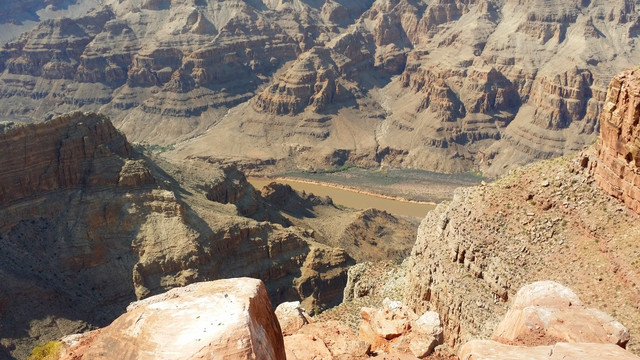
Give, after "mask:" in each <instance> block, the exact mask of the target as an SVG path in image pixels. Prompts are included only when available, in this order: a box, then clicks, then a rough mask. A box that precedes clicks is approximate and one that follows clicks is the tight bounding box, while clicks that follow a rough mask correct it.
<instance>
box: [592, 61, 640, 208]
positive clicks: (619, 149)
mask: <svg viewBox="0 0 640 360" xmlns="http://www.w3.org/2000/svg"><path fill="white" fill-rule="evenodd" d="M639 119H640V78H639V75H638V72H637V71H627V72H624V73H622V74H620V75H618V76H616V77H615V78H614V79H613V80H612V81H611V84H610V85H609V91H608V92H607V100H606V102H605V106H604V109H603V112H602V116H601V118H600V123H601V125H600V132H601V135H600V138H599V139H598V143H597V145H596V151H597V155H598V158H599V160H600V161H598V162H596V163H594V177H595V179H596V181H597V182H598V184H599V185H600V186H601V187H602V188H603V189H604V190H605V191H606V192H607V193H609V194H611V195H613V196H615V197H616V198H618V199H620V200H622V201H623V202H624V203H625V205H627V206H628V207H629V208H630V209H632V210H633V211H635V212H636V213H640V123H639Z"/></svg>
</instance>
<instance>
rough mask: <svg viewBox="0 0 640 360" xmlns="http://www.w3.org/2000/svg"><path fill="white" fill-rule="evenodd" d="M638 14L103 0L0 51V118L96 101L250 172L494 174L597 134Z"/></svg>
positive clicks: (137, 135) (159, 136) (626, 63)
mask: <svg viewBox="0 0 640 360" xmlns="http://www.w3.org/2000/svg"><path fill="white" fill-rule="evenodd" d="M639 24H640V23H639V20H638V14H637V4H636V3H635V2H634V1H628V0H616V1H580V0H575V1H559V0H554V1H546V0H545V1H543V0H534V1H527V2H522V1H503V0H482V1H466V0H465V1H462V0H451V1H449V0H447V1H443V0H424V1H417V0H399V1H389V0H376V1H373V2H371V1H368V0H363V1H353V2H334V1H325V2H322V1H320V2H311V3H308V2H302V1H298V0H296V1H293V2H286V1H285V2H278V1H266V0H265V1H261V2H260V1H258V2H244V1H241V0H237V1H213V0H211V1H194V0H181V1H171V2H169V1H143V2H140V1H134V0H126V1H116V0H109V1H105V3H104V4H103V6H101V7H100V8H99V9H97V10H96V11H94V12H92V13H91V14H89V15H86V16H85V17H81V18H78V19H75V20H71V19H60V20H50V21H46V22H42V23H41V24H40V25H39V26H38V27H37V28H36V29H34V30H33V31H31V32H30V33H27V34H25V35H24V36H22V37H20V38H19V39H17V40H15V41H12V42H10V43H8V44H6V45H5V46H4V47H3V48H2V50H0V105H1V106H0V109H2V110H0V113H1V114H2V115H4V116H7V117H13V118H25V119H31V120H34V119H36V120H37V119H40V118H44V117H46V116H49V115H51V114H56V113H60V112H64V111H69V110H71V109H76V108H78V107H80V108H81V109H83V110H93V111H95V110H100V111H104V112H107V113H108V114H109V115H110V116H111V117H112V118H113V119H114V122H115V124H116V125H117V126H118V127H119V128H120V129H122V130H123V131H124V132H125V133H126V134H127V135H128V136H129V138H130V139H131V140H133V141H146V142H149V143H160V144H175V143H180V142H182V141H183V140H186V139H191V138H193V137H194V136H198V135H202V137H201V138H200V139H197V140H195V141H189V142H185V143H184V144H182V146H178V147H177V148H178V149H179V152H178V154H176V155H175V156H176V157H177V158H184V157H187V156H191V155H196V156H200V157H211V158H215V159H233V160H236V161H241V162H243V163H245V164H250V165H251V166H253V167H254V168H257V169H259V170H264V168H265V167H273V166H274V165H275V166H278V167H280V168H281V169H283V168H284V169H286V168H293V167H309V166H313V167H329V166H334V165H336V164H338V165H339V163H340V162H344V161H350V162H354V163H358V164H360V165H363V166H377V165H379V164H391V165H394V166H399V167H413V168H423V169H428V170H437V171H447V172H453V171H467V170H470V169H480V170H482V171H483V172H484V173H486V174H488V175H496V174H500V173H503V172H505V169H508V168H509V167H511V166H513V165H519V164H522V163H525V162H529V161H531V160H532V159H536V158H546V157H550V156H555V155H559V154H565V153H569V152H573V151H576V150H577V149H580V148H581V147H583V146H584V145H586V144H589V143H591V142H592V141H593V139H594V138H595V137H596V131H597V129H598V125H599V124H598V118H597V114H598V112H599V111H600V110H601V109H602V106H603V103H604V100H605V95H606V91H605V90H606V85H607V83H608V82H609V80H610V79H611V77H612V76H613V75H614V74H616V73H618V72H619V71H621V70H623V69H624V68H629V67H631V66H633V65H635V64H633V63H632V61H633V60H631V59H635V58H637V57H638V51H639V50H638V48H637V46H636V42H637V37H638V35H639V34H640V30H639V29H640V25H639ZM206 130H208V131H206ZM205 132H206V133H205Z"/></svg>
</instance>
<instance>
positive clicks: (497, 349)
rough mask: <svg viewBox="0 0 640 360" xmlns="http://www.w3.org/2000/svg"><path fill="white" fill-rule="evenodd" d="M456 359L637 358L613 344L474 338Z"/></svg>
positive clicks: (562, 359)
mask: <svg viewBox="0 0 640 360" xmlns="http://www.w3.org/2000/svg"><path fill="white" fill-rule="evenodd" d="M459 355H460V356H459V358H460V360H519V359H529V360H600V359H602V360H618V359H620V360H638V359H640V358H639V357H637V356H635V355H633V354H631V353H630V352H628V351H625V350H624V349H622V348H621V347H619V346H616V345H613V344H589V343H579V344H569V343H563V342H560V343H557V344H554V345H547V346H534V347H526V346H512V345H506V344H501V343H497V342H495V341H491V340H474V341H470V342H468V343H466V344H464V345H463V346H462V348H461V349H460V353H459Z"/></svg>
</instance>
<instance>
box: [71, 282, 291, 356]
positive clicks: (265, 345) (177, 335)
mask: <svg viewBox="0 0 640 360" xmlns="http://www.w3.org/2000/svg"><path fill="white" fill-rule="evenodd" d="M70 340H75V341H73V342H74V343H75V344H74V345H72V346H71V347H70V348H68V349H66V350H65V352H64V354H63V355H62V357H61V360H64V359H69V360H70V359H75V360H80V359H116V358H117V359H147V358H148V359H151V358H153V359H178V358H179V359H226V358H229V359H230V358H233V359H256V358H260V359H269V360H279V359H284V358H285V349H284V343H283V341H282V333H281V331H280V325H279V323H278V320H277V318H276V316H275V314H274V313H273V308H272V307H271V302H270V301H269V296H268V295H267V291H266V289H265V287H264V284H263V283H262V282H261V281H260V280H256V279H249V278H234V279H226V280H217V281H212V282H203V283H197V284H192V285H189V286H186V287H182V288H176V289H173V290H170V291H168V292H166V293H164V294H161V295H156V296H152V297H150V298H148V299H145V300H142V301H138V302H135V303H132V304H131V305H129V306H128V307H127V312H126V313H125V314H123V315H121V316H120V317H118V318H117V319H116V320H115V321H114V322H113V323H111V324H110V325H109V326H107V327H105V328H102V329H99V330H96V331H94V332H91V333H88V334H85V335H83V336H82V338H81V340H80V339H77V338H76V339H73V338H72V339H70ZM78 340H80V341H78Z"/></svg>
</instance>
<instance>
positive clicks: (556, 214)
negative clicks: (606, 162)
mask: <svg viewBox="0 0 640 360" xmlns="http://www.w3.org/2000/svg"><path fill="white" fill-rule="evenodd" d="M594 161H597V160H596V157H595V155H594V153H593V149H591V150H589V151H585V152H584V153H582V154H579V155H574V156H573V157H570V158H558V159H554V160H548V161H542V162H537V163H534V164H531V165H529V166H527V167H524V168H522V169H519V170H516V171H513V172H511V173H510V174H509V175H508V176H506V177H504V178H502V179H500V180H498V181H496V182H494V183H492V184H488V185H483V186H478V187H474V188H467V189H459V190H458V192H457V194H456V195H455V196H454V198H453V200H452V201H451V202H449V203H443V204H440V205H439V206H438V207H437V208H436V210H434V211H432V212H431V213H429V214H428V215H427V217H426V218H425V219H424V220H423V222H422V224H421V225H420V228H419V230H418V238H417V241H416V244H415V246H414V248H413V250H412V254H411V256H410V257H409V259H408V261H407V266H408V271H409V274H408V278H407V282H408V284H407V286H406V289H405V299H404V302H405V303H406V304H408V305H409V306H411V307H412V308H413V309H414V310H415V311H416V313H421V312H423V311H424V310H432V311H436V312H438V313H439V314H440V316H441V317H442V322H443V327H444V332H443V333H444V337H445V343H446V344H448V345H449V346H451V347H452V348H454V349H455V348H457V347H458V346H460V345H461V344H463V343H465V342H467V341H468V340H470V339H471V338H474V337H480V338H488V337H489V336H490V334H491V333H492V332H493V330H494V329H495V328H496V327H497V326H498V321H497V319H499V318H500V317H502V315H503V314H505V313H506V310H507V306H508V305H510V304H512V303H513V301H517V300H513V299H514V295H515V294H516V291H517V290H518V289H519V288H520V287H522V286H523V285H525V284H527V283H530V282H533V281H538V280H553V281H556V282H559V283H563V284H566V285H567V286H569V287H571V288H573V289H575V290H576V292H578V293H580V294H581V298H582V301H583V303H584V304H585V306H589V307H595V308H599V309H602V310H603V311H604V312H606V313H609V314H614V313H615V315H614V317H615V318H618V319H621V320H622V321H623V323H624V324H625V325H626V326H628V327H629V329H630V331H631V333H632V334H633V333H635V332H638V331H639V330H640V329H639V328H638V325H637V324H638V320H640V318H639V316H638V308H639V307H640V297H639V296H638V294H640V277H639V276H638V265H639V264H638V260H637V259H638V256H639V255H640V247H639V246H638V241H637V239H639V238H640V228H638V226H637V224H638V220H639V217H638V215H637V214H635V213H633V212H631V211H628V210H627V209H626V208H625V207H624V206H623V205H622V204H620V202H619V201H618V200H617V199H614V198H612V197H611V196H609V195H608V194H607V193H605V192H604V191H602V190H601V189H600V187H599V186H598V184H597V183H596V182H595V180H594V178H593V177H592V176H591V175H590V171H589V168H590V164H591V163H592V162H594ZM534 315H535V312H534ZM523 316H525V315H523ZM532 316H533V315H532ZM585 333H586V330H585ZM612 334H613V333H612ZM554 336H560V335H559V334H556V335H554ZM614 342H617V340H616V341H614ZM622 342H624V341H622ZM628 348H629V349H630V350H631V351H632V352H634V353H638V352H639V351H640V348H639V347H638V344H637V340H634V339H633V338H632V339H631V340H630V342H629V344H628Z"/></svg>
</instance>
